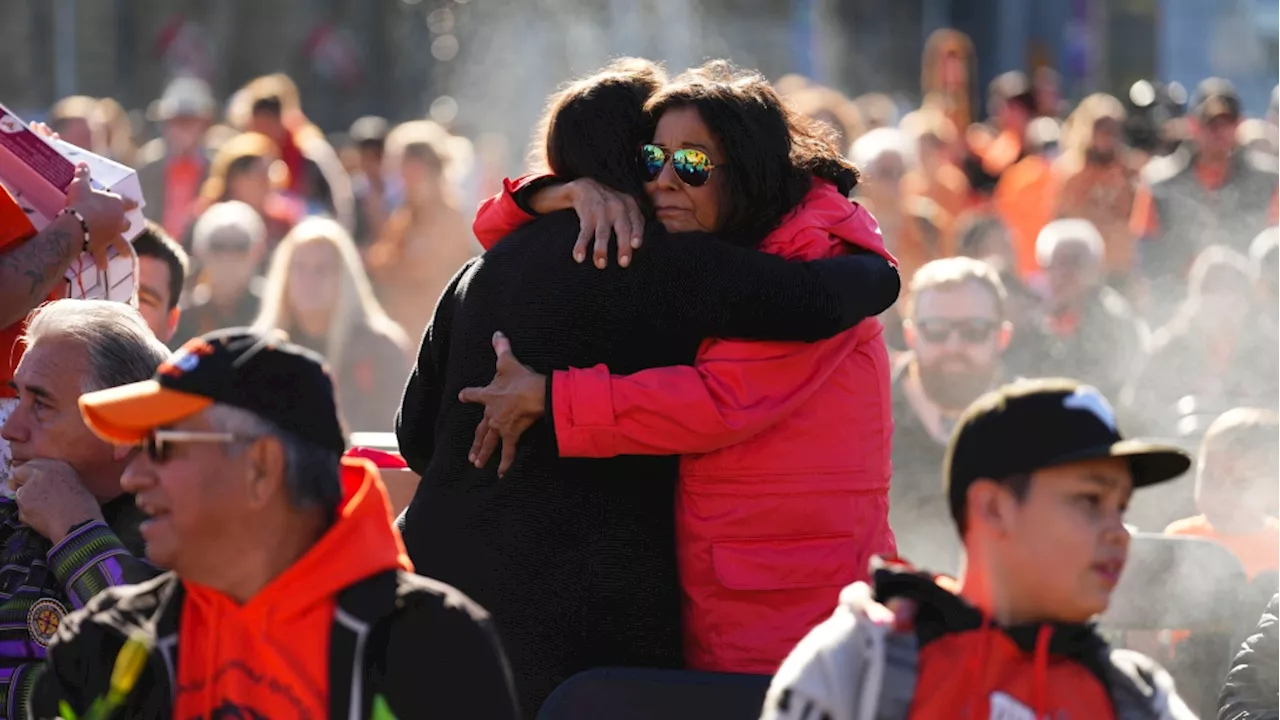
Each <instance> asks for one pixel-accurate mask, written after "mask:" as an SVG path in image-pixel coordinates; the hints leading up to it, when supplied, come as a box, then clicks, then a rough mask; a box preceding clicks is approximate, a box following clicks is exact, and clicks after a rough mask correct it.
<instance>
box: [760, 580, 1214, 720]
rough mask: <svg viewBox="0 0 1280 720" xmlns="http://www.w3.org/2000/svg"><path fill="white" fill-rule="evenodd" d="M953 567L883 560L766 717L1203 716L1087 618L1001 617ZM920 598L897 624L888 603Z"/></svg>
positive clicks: (770, 698) (779, 690)
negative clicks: (948, 575) (964, 586)
mask: <svg viewBox="0 0 1280 720" xmlns="http://www.w3.org/2000/svg"><path fill="white" fill-rule="evenodd" d="M946 585H948V583H947V582H946V579H943V578H939V579H935V578H933V577H930V576H928V575H924V574H917V573H914V572H907V571H904V570H903V569H902V568H897V569H887V568H886V569H880V570H877V571H876V574H875V589H874V590H872V589H871V588H870V587H869V586H867V585H866V584H863V583H855V584H854V585H851V586H849V587H847V588H845V590H844V591H843V592H842V593H841V596H840V606H839V607H837V609H836V612H835V613H834V614H833V615H832V616H831V618H829V619H828V620H827V621H826V622H824V623H823V624H821V625H819V626H818V627H816V628H814V629H813V631H811V632H810V633H809V635H808V636H807V637H806V638H805V639H804V640H802V641H801V642H800V644H799V645H798V646H796V649H795V650H794V651H792V653H791V655H790V656H789V657H788V658H787V659H786V660H785V661H784V662H783V664H782V667H781V668H779V670H778V673H777V675H775V676H774V679H773V685H772V686H771V687H770V688H769V693H768V695H767V696H766V698H765V707H764V714H763V715H762V716H761V717H762V719H763V720H799V719H800V718H808V719H809V720H935V719H938V720H941V719H943V718H948V719H949V718H987V717H991V718H997V717H998V718H1010V719H1018V718H1026V719H1027V720H1033V719H1035V720H1039V719H1040V718H1090V720H1108V719H1111V718H1114V719H1115V720H1183V719H1184V718H1193V717H1194V715H1192V714H1191V712H1190V711H1189V710H1187V709H1186V706H1185V705H1184V703H1183V702H1182V701H1181V700H1180V699H1179V698H1178V696H1177V694H1176V692H1175V691H1174V689H1173V682H1172V680H1171V679H1170V678H1169V675H1168V673H1166V672H1165V671H1164V670H1162V669H1160V668H1159V667H1158V666H1157V665H1156V664H1155V663H1153V662H1151V661H1150V660H1148V659H1147V658H1145V657H1143V656H1141V655H1138V654H1137V653H1133V652H1130V651H1126V650H1114V649H1112V648H1111V647H1109V646H1108V645H1107V643H1106V642H1105V641H1103V639H1102V638H1101V637H1100V636H1099V635H1098V634H1097V633H1096V632H1095V631H1094V629H1093V628H1092V626H1088V625H1060V624H1036V625H1026V626H1018V627H1001V626H999V625H997V624H995V623H994V622H993V621H992V620H991V619H990V618H989V617H985V616H984V615H983V614H982V613H981V612H979V611H978V610H977V609H975V608H973V607H972V606H970V605H969V604H968V603H966V602H965V601H964V600H962V599H961V598H959V597H958V596H957V595H955V594H954V592H952V590H951V589H949V588H948V587H946ZM893 598H906V599H908V600H911V601H913V602H914V603H915V605H916V608H917V609H916V615H915V621H914V623H913V626H912V627H911V628H909V629H908V628H894V627H892V622H891V621H892V617H891V614H890V616H889V617H888V618H885V617H883V616H884V613H886V612H887V611H886V610H885V609H884V608H883V607H882V606H880V605H879V604H878V603H887V602H889V601H890V600H891V599H893Z"/></svg>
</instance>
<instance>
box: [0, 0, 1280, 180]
mask: <svg viewBox="0 0 1280 720" xmlns="http://www.w3.org/2000/svg"><path fill="white" fill-rule="evenodd" d="M0 13H2V14H3V17H4V18H5V22H4V23H3V24H2V25H0V98H2V99H3V101H4V102H5V103H6V104H9V105H10V106H12V107H13V108H14V109H15V110H16V111H18V112H21V113H23V114H25V115H29V116H31V117H38V116H39V115H40V114H41V112H42V110H43V109H45V108H48V107H49V106H50V105H51V104H52V103H53V102H54V101H55V100H56V99H57V98H59V97H65V96H68V95H73V94H87V95H92V96H106V95H110V96H112V97H115V98H116V99H117V100H119V101H120V102H121V104H122V105H124V106H125V107H126V108H128V109H130V110H132V111H134V113H135V116H136V120H137V121H138V123H140V124H141V122H142V115H143V111H144V110H145V105H146V104H147V102H148V101H150V100H151V99H153V98H156V97H158V96H159V94H160V92H161V90H162V88H163V87H164V84H165V82H166V80H167V79H168V78H169V77H171V76H172V75H175V74H179V73H193V74H197V75H200V76H202V77H204V78H206V79H208V80H209V81H210V83H211V84H212V85H213V87H214V89H215V91H216V92H218V93H219V94H221V95H223V96H224V97H225V96H226V94H228V93H230V92H231V91H232V90H233V89H234V88H236V87H238V86H239V85H240V84H242V83H243V82H245V81H246V80H248V79H250V78H252V77H254V76H256V75H260V74H263V73H266V72H271V71H276V70H282V71H285V72H288V73H289V74H290V75H292V76H293V77H294V78H296V79H297V81H298V83H299V85H300V88H301V90H302V95H303V97H304V98H305V101H306V106H307V113H308V115H309V116H310V117H311V118H312V119H313V120H315V121H316V122H317V123H319V124H320V125H321V126H322V127H323V128H325V129H334V128H345V127H346V126H347V124H348V123H350V122H351V121H352V120H353V119H355V118H356V117H359V116H361V115H365V114H378V115H382V116H385V117H388V118H392V119H403V118H409V117H415V116H422V115H424V114H430V115H431V116H433V117H435V118H436V119H438V120H441V121H443V122H445V123H446V124H448V125H451V126H453V127H454V128H455V129H456V130H458V131H460V132H462V133H465V134H469V135H471V136H472V137H475V136H476V135H477V134H480V133H497V134H499V135H501V136H504V137H508V138H511V139H512V140H514V141H516V142H517V143H521V142H523V140H524V139H525V136H526V135H527V133H528V129H529V128H530V127H532V125H533V122H534V120H535V118H536V115H537V113H538V110H539V109H540V106H541V103H542V101H543V99H544V98H545V96H546V95H547V94H548V93H549V92H550V91H551V90H553V89H554V86H555V84H556V83H558V82H559V81H561V80H562V79H564V78H566V77H569V76H571V75H573V74H576V73H582V72H586V71H589V70H591V69H593V68H595V67H598V66H599V65H600V64H602V62H603V61H604V60H606V59H607V58H608V57H610V56H615V55H619V54H639V55H645V56H649V57H653V58H659V59H663V60H665V61H667V62H668V63H669V65H670V66H671V67H672V69H674V70H679V69H681V68H683V67H686V66H688V65H691V64H694V63H697V62H699V61H701V60H702V59H704V58H707V57H716V56H728V57H730V58H732V59H733V60H735V61H736V62H738V63H739V64H742V65H746V66H753V67H757V68H759V69H760V70H762V71H764V72H765V73H766V74H768V75H770V76H771V77H775V78H776V77H778V76H779V75H781V74H783V73H787V72H799V73H802V74H804V75H808V76H810V77H812V78H814V79H815V80H817V81H819V82H823V83H825V84H828V85H831V86H833V87H835V88H837V89H840V90H842V91H844V92H845V93H846V94H848V95H849V96H851V97H852V96H857V95H860V94H863V93H866V92H873V91H875V92H885V93H889V94H890V95H892V96H894V97H897V98H899V99H900V100H901V102H902V103H903V104H904V105H909V104H913V103H915V102H917V101H918V100H919V95H920V70H921V52H922V49H923V46H924V41H925V38H926V37H928V35H929V34H930V33H931V32H932V31H933V30H935V29H937V28H940V27H953V28H956V29H958V30H960V31H963V32H965V33H967V34H968V35H969V37H971V38H972V39H973V43H974V49H975V51H976V56H977V63H976V66H977V76H978V80H979V82H978V83H977V84H976V85H975V94H977V93H978V92H979V90H978V88H984V87H985V86H986V82H987V81H989V80H990V79H991V78H993V77H995V76H996V75H998V74H999V73H1001V72H1003V71H1005V70H1010V69H1034V68H1036V67H1041V66H1047V67H1050V68H1053V69H1055V70H1056V71H1057V72H1058V73H1059V75H1060V76H1061V85H1062V88H1063V91H1064V94H1066V95H1067V97H1068V98H1079V97H1082V96H1083V95H1084V94H1087V93H1089V92H1092V91H1098V90H1100V91H1108V92H1112V93H1121V94H1122V93H1123V92H1124V89H1125V88H1127V87H1128V86H1129V85H1130V84H1131V83H1132V82H1134V81H1135V80H1138V79H1141V78H1157V79H1160V80H1165V81H1179V82H1181V83H1182V84H1183V85H1184V86H1186V87H1192V86H1194V84H1195V82H1197V81H1198V80H1199V79H1200V78H1203V77H1206V76H1210V75H1216V76H1221V77H1226V78H1228V79H1230V80H1232V81H1233V82H1235V83H1236V85H1237V87H1238V88H1239V89H1240V91H1241V94H1242V96H1243V98H1244V102H1245V106H1246V110H1247V111H1250V112H1255V113H1256V112H1261V111H1262V110H1263V109H1264V108H1265V106H1266V103H1267V99H1268V94H1269V93H1270V90H1271V88H1272V87H1273V86H1274V85H1275V83H1276V79H1277V64H1276V58H1277V55H1278V53H1280V51H1278V50H1277V25H1278V23H1280V19H1278V14H1280V11H1278V10H1277V2H1276V0H894V2H883V0H700V1H699V2H689V1H688V0H527V1H523V0H521V1H517V0H219V1H218V2H198V1H196V0H0ZM974 100H975V105H974V106H975V107H977V108H981V107H982V102H981V100H982V98H979V97H975V98H974ZM512 155H513V157H519V153H512Z"/></svg>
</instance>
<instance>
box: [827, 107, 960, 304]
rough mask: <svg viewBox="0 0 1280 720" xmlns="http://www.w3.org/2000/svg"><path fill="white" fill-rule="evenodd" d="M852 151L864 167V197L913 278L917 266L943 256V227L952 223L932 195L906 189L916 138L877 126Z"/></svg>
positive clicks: (902, 266) (860, 167)
mask: <svg viewBox="0 0 1280 720" xmlns="http://www.w3.org/2000/svg"><path fill="white" fill-rule="evenodd" d="M850 155H851V157H852V159H853V164H854V165H855V166H856V167H857V168H858V170H859V171H860V172H861V173H862V181H861V182H859V183H858V186H857V188H856V192H857V195H858V202H860V203H862V204H863V205H865V206H866V207H867V209H868V210H870V211H871V213H872V214H873V215H875V217H876V220H877V221H878V222H879V223H880V230H881V232H882V233H883V234H884V243H885V246H886V247H887V248H888V249H889V251H890V252H892V253H893V255H894V257H896V258H898V267H899V269H900V271H901V273H902V280H903V282H910V280H911V276H912V275H913V274H915V271H916V269H917V268H919V267H920V266H921V265H924V264H925V263H927V262H929V261H930V260H935V259H937V258H939V257H941V256H942V255H941V253H940V243H941V242H942V233H941V231H940V230H939V227H941V226H943V225H945V224H947V222H946V220H945V218H944V213H943V211H942V210H941V209H940V208H939V207H938V206H937V204H935V203H934V202H933V201H932V200H929V199H928V198H926V197H923V196H920V195H913V196H910V197H908V196H906V195H905V194H904V193H903V191H902V190H903V186H902V181H903V178H904V177H906V175H907V174H908V173H909V172H911V171H913V170H915V169H916V167H917V158H916V143H915V142H914V141H912V139H911V136H910V135H908V134H907V133H906V132H904V131H902V130H899V129H897V128H876V129H875V130H872V131H871V132H868V133H867V134H865V135H863V136H862V137H860V138H858V139H857V140H856V141H854V143H853V148H852V149H851V150H850Z"/></svg>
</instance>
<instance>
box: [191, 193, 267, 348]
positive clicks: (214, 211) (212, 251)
mask: <svg viewBox="0 0 1280 720" xmlns="http://www.w3.org/2000/svg"><path fill="white" fill-rule="evenodd" d="M266 251H267V228H266V225H265V224H264V223H263V222H262V217H261V216H259V215H258V213H257V211H256V210H254V209H253V208H252V207H250V206H249V205H247V204H245V203H242V202H240V201H239V200H229V201H227V202H220V203H216V204H214V205H212V206H210V207H209V209H208V210H206V211H204V214H202V215H201V216H200V217H199V219H197V220H196V223H195V225H194V226H193V227H192V230H191V252H192V256H193V259H194V260H195V264H196V266H197V267H198V268H199V269H198V271H197V272H196V275H195V280H196V285H195V287H194V288H192V290H191V294H190V302H189V304H188V305H187V306H186V308H184V309H183V311H182V319H181V321H180V322H179V323H178V329H177V330H176V331H175V332H174V334H173V338H172V340H171V342H170V346H171V347H176V346H178V345H181V344H182V343H184V342H186V341H188V340H190V339H191V338H193V337H198V336H200V335H203V334H205V333H207V332H211V331H213V330H217V329H219V328H225V327H243V326H245V325H248V324H249V323H251V322H253V319H254V317H256V316H257V314H258V308H259V307H260V306H261V303H262V299H261V297H260V294H259V288H258V287H256V285H255V283H254V279H255V276H256V273H257V271H258V266H259V265H260V264H261V263H262V259H263V256H264V255H265V254H266Z"/></svg>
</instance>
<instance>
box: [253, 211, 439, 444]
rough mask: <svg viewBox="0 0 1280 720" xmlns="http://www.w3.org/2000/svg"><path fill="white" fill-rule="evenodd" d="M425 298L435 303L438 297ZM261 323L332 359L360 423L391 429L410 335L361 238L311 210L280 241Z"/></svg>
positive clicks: (356, 426) (357, 426)
mask: <svg viewBox="0 0 1280 720" xmlns="http://www.w3.org/2000/svg"><path fill="white" fill-rule="evenodd" d="M418 302H420V303H421V304H423V305H424V306H429V307H434V305H435V299H434V297H427V296H426V295H423V296H421V297H420V298H419V299H418ZM254 327H256V328H258V329H259V330H262V331H264V332H265V331H269V330H283V331H284V332H285V333H287V334H288V336H289V338H290V339H291V340H292V341H293V342H294V343H297V344H298V345H301V346H303V347H305V348H308V349H310V350H313V351H315V352H317V353H319V354H320V355H321V356H322V357H324V359H325V360H327V361H328V362H329V365H330V366H332V367H333V369H334V374H335V378H334V380H335V382H336V384H337V386H338V408H339V409H340V410H341V411H342V415H343V418H344V419H345V420H346V421H347V424H348V427H350V428H351V429H352V430H355V431H365V432H382V431H387V432H389V431H390V430H391V429H392V427H393V422H392V420H393V418H394V416H395V410H396V408H397V407H398V406H399V401H400V393H401V391H402V390H403V389H404V383H405V380H406V379H407V378H408V377H409V357H410V355H409V353H410V347H409V340H408V338H407V337H405V334H404V331H403V330H401V329H400V327H399V326H398V325H396V324H395V322H393V321H392V320H391V319H390V318H388V317H387V314H386V313H385V312H383V310H382V306H381V305H379V304H378V300H377V298H375V297H374V295H373V290H372V288H370V286H369V278H368V277H366V276H365V273H364V267H363V266H362V265H361V264H360V256H359V253H358V252H357V251H356V248H355V243H354V242H353V241H352V239H351V236H350V235H349V234H348V233H347V231H346V230H344V229H343V228H342V226H341V225H339V224H338V223H337V222H335V221H333V220H329V219H326V218H318V217H316V218H307V219H306V220H303V221H302V222H301V223H298V225H297V226H296V227H294V228H293V230H291V231H290V232H289V234H288V235H286V236H285V238H284V240H283V241H281V243H280V246H279V247H277V248H276V252H275V256H274V257H273V258H272V260H271V269H270V271H269V272H268V274H267V283H266V287H265V289H264V291H263V298H262V311H261V312H260V313H259V314H258V318H257V320H256V321H255V322H254Z"/></svg>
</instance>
